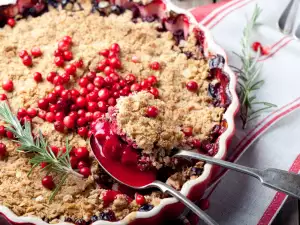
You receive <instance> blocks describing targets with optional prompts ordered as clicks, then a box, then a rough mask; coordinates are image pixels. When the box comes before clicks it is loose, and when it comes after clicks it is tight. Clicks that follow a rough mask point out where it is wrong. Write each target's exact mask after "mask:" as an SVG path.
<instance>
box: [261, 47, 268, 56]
mask: <svg viewBox="0 0 300 225" xmlns="http://www.w3.org/2000/svg"><path fill="white" fill-rule="evenodd" d="M261 54H262V55H269V54H270V47H262V48H261Z"/></svg>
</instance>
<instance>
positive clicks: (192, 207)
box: [151, 181, 218, 225]
mask: <svg viewBox="0 0 300 225" xmlns="http://www.w3.org/2000/svg"><path fill="white" fill-rule="evenodd" d="M151 186H154V187H157V188H159V189H160V190H162V191H163V192H167V193H168V194H170V195H172V196H173V197H175V198H177V199H178V200H179V201H181V202H182V203H183V204H185V205H186V206H187V207H188V208H189V209H190V210H192V211H193V212H194V213H195V214H196V215H197V216H199V218H200V219H202V220H203V221H204V222H205V223H206V224H208V225H218V223H217V222H216V221H214V220H213V219H212V218H211V217H210V216H209V215H207V214H206V213H205V212H204V211H202V210H201V209H199V207H198V206H196V205H195V204H194V203H193V202H192V201H190V200H189V199H188V198H187V197H185V196H184V195H182V194H181V193H180V192H178V191H176V190H175V189H174V188H172V187H170V186H169V185H167V184H166V183H163V182H161V181H154V182H153V183H152V185H151Z"/></svg>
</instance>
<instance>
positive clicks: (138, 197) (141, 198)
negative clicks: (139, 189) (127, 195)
mask: <svg viewBox="0 0 300 225" xmlns="http://www.w3.org/2000/svg"><path fill="white" fill-rule="evenodd" d="M135 201H136V203H137V204H138V205H144V204H145V203H146V199H145V197H144V196H143V195H140V194H136V195H135Z"/></svg>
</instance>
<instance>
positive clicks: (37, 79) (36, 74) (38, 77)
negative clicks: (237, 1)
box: [33, 72, 43, 82]
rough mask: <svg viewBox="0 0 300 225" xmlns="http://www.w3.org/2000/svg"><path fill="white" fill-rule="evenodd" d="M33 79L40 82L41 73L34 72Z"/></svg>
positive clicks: (41, 78)
mask: <svg viewBox="0 0 300 225" xmlns="http://www.w3.org/2000/svg"><path fill="white" fill-rule="evenodd" d="M33 79H34V80H35V82H41V81H42V80H43V77H42V74H41V73H39V72H34V74H33Z"/></svg>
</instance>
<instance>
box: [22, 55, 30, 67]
mask: <svg viewBox="0 0 300 225" xmlns="http://www.w3.org/2000/svg"><path fill="white" fill-rule="evenodd" d="M22 62H23V64H24V66H32V58H31V56H30V55H25V56H24V57H23V58H22Z"/></svg>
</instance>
